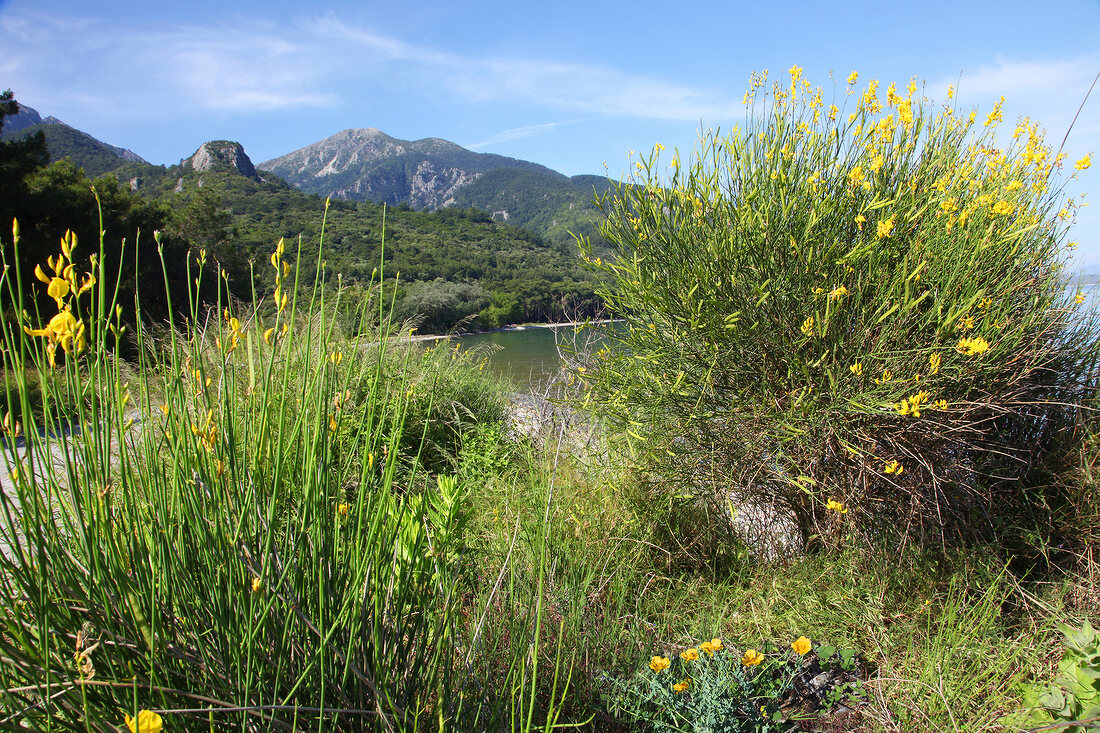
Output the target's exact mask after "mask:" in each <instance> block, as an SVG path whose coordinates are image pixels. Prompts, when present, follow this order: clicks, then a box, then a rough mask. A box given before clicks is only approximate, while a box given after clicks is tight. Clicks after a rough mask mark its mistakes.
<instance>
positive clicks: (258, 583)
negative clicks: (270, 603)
mask: <svg viewBox="0 0 1100 733" xmlns="http://www.w3.org/2000/svg"><path fill="white" fill-rule="evenodd" d="M263 587H264V582H263V581H262V580H260V579H259V578H253V579H252V592H253V593H259V592H260V589H262V588H263Z"/></svg>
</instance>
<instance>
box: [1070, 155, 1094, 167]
mask: <svg viewBox="0 0 1100 733" xmlns="http://www.w3.org/2000/svg"><path fill="white" fill-rule="evenodd" d="M1091 165H1092V153H1089V154H1088V155H1086V156H1085V157H1084V158H1081V159H1080V160H1079V161H1077V163H1076V164H1074V166H1073V167H1074V168H1075V169H1077V170H1079V171H1084V170H1088V169H1089V166H1091Z"/></svg>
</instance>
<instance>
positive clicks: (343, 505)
mask: <svg viewBox="0 0 1100 733" xmlns="http://www.w3.org/2000/svg"><path fill="white" fill-rule="evenodd" d="M350 510H351V504H348V503H347V502H346V501H342V502H340V503H339V504H337V505H336V513H337V514H339V515H340V516H341V517H346V516H347V515H348V512H349V511H350Z"/></svg>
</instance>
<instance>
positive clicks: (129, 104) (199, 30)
mask: <svg viewBox="0 0 1100 733" xmlns="http://www.w3.org/2000/svg"><path fill="white" fill-rule="evenodd" d="M0 33H3V34H4V36H5V37H6V39H7V41H8V44H7V45H8V48H7V49H6V50H5V56H6V59H7V60H6V62H5V68H4V71H5V73H6V74H7V76H8V78H9V79H10V81H9V82H8V83H11V84H12V85H13V86H15V85H18V86H19V87H21V88H24V91H26V89H30V90H33V92H34V94H32V96H42V97H46V98H47V101H50V102H53V105H52V106H51V109H58V108H63V107H71V106H72V105H73V104H79V103H80V102H81V100H84V99H88V98H89V97H91V98H93V99H94V98H98V100H99V107H100V111H101V112H103V111H104V110H109V109H117V110H118V111H119V114H126V115H141V114H142V111H143V110H145V111H146V114H148V113H149V112H151V111H153V110H154V109H156V108H163V109H166V110H170V113H176V112H178V110H179V109H180V108H181V107H190V108H191V109H194V110H197V111H233V112H235V111H244V110H261V111H263V110H273V109H280V108H285V107H291V106H301V105H306V106H324V105H331V104H334V103H335V102H336V101H337V97H336V95H334V94H333V93H331V92H325V91H318V87H317V84H316V82H317V81H318V80H319V77H320V70H319V69H316V68H314V65H313V64H311V63H309V62H308V61H306V62H303V59H308V58H309V50H310V49H309V47H308V45H307V44H303V43H301V42H298V41H295V40H292V34H289V33H286V32H285V31H284V32H280V31H276V30H272V29H268V28H264V27H263V26H262V25H259V24H255V23H253V24H251V26H249V25H248V24H244V25H243V26H237V27H229V26H228V25H227V26H219V27H211V26H184V27H179V26H173V27H172V28H171V29H170V30H165V29H163V28H160V27H158V28H148V27H125V26H122V25H117V24H108V23H105V22H102V21H99V20H97V19H93V18H81V17H69V18H63V17H58V16H46V15H40V14H34V13H23V14H19V15H10V14H9V15H6V16H3V17H2V18H0ZM88 89H95V90H96V95H89V94H88V93H87V92H86V91H85V90H88ZM50 98H54V99H56V101H54V99H50Z"/></svg>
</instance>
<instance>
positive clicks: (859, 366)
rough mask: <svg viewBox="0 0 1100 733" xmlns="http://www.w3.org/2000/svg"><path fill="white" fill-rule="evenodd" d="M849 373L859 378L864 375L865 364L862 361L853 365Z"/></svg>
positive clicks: (849, 368)
mask: <svg viewBox="0 0 1100 733" xmlns="http://www.w3.org/2000/svg"><path fill="white" fill-rule="evenodd" d="M848 371H850V372H851V373H852V374H854V375H856V376H857V377H859V376H862V375H863V362H862V361H857V362H856V363H855V364H852V366H850V367H848Z"/></svg>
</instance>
